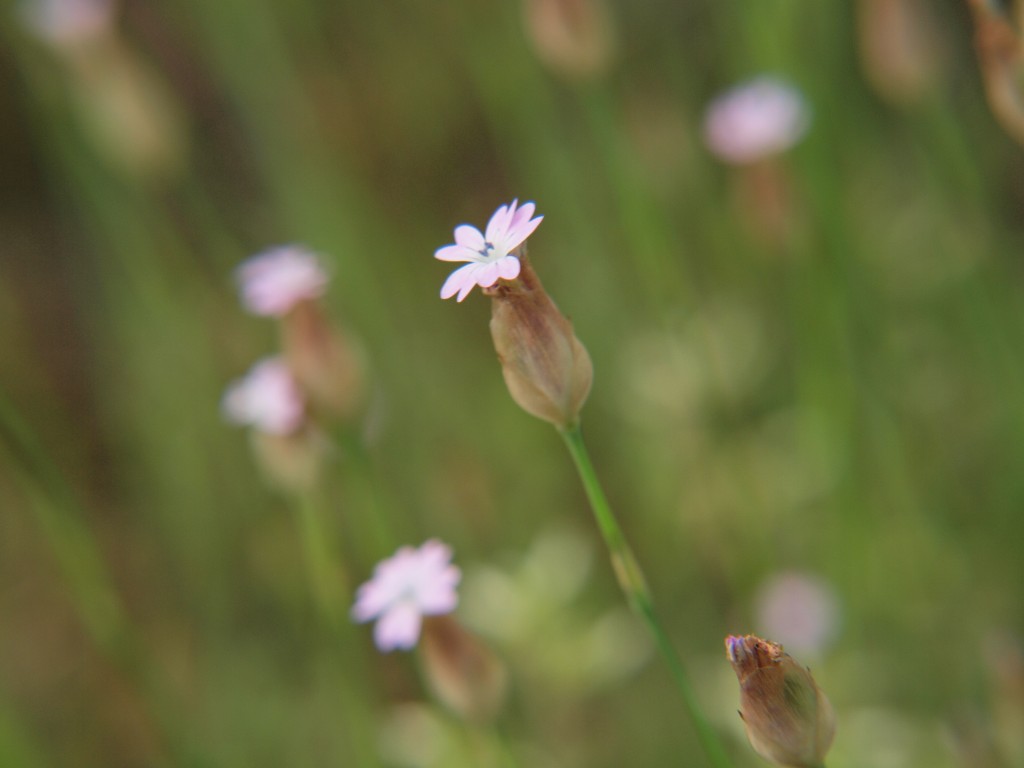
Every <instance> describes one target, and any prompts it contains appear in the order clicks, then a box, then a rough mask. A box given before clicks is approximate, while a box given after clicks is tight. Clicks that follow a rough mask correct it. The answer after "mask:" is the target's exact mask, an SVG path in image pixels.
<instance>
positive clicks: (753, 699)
mask: <svg viewBox="0 0 1024 768" xmlns="http://www.w3.org/2000/svg"><path fill="white" fill-rule="evenodd" d="M725 647H726V651H727V653H728V656H729V661H730V662H732V668H733V671H735V672H736V677H737V678H738V679H739V682H740V717H742V718H743V724H744V725H745V726H746V729H747V738H748V739H749V740H750V745H751V746H752V747H753V748H754V750H755V751H756V752H757V753H758V754H759V755H761V757H763V758H764V759H765V760H770V761H771V762H773V763H776V764H777V765H785V766H791V768H818V767H819V766H821V765H823V763H824V760H825V754H826V753H827V752H828V749H829V747H830V746H832V739H833V737H834V736H835V732H836V720H835V714H834V712H833V711H832V705H831V704H830V703H829V701H828V699H827V698H826V697H825V694H824V693H822V692H821V690H820V689H819V688H818V686H817V685H816V684H815V682H814V678H813V677H811V673H810V671H809V670H807V669H806V668H805V667H802V666H800V665H799V664H797V663H796V662H795V661H794V660H793V657H792V656H790V655H789V654H788V653H784V652H783V650H782V646H781V645H778V644H776V643H773V642H770V641H768V640H762V639H761V638H759V637H755V636H754V635H746V636H744V637H735V636H733V635H730V636H729V637H727V638H726V639H725Z"/></svg>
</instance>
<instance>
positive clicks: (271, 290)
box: [235, 245, 327, 317]
mask: <svg viewBox="0 0 1024 768" xmlns="http://www.w3.org/2000/svg"><path fill="white" fill-rule="evenodd" d="M235 276H236V277H237V279H238V285H239V287H240V288H241V292H242V303H243V304H244V305H245V308H246V309H248V310H249V311H250V312H252V313H253V314H254V315H265V316H270V317H281V316H283V315H286V314H288V312H289V311H291V309H292V307H294V306H295V305H296V304H298V303H299V302H302V301H309V300H312V299H316V298H318V297H319V296H321V295H323V292H324V289H325V287H326V286H327V272H326V271H325V270H324V268H323V265H322V264H321V263H320V260H319V259H318V258H317V257H316V254H314V253H312V252H311V251H308V250H306V249H305V248H303V247H301V246H298V245H282V246H279V247H277V248H271V249H269V250H266V251H263V252H262V253H258V254H256V255H255V256H253V257H252V258H251V259H249V260H248V261H245V262H243V263H242V264H241V265H240V266H239V267H238V269H237V270H235Z"/></svg>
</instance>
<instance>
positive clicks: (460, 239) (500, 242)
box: [434, 200, 544, 301]
mask: <svg viewBox="0 0 1024 768" xmlns="http://www.w3.org/2000/svg"><path fill="white" fill-rule="evenodd" d="M518 204H519V201H518V200H513V201H512V202H511V203H510V204H509V205H503V206H501V207H500V208H499V209H498V210H496V211H495V212H494V215H493V216H491V220H490V221H489V222H487V229H486V231H484V232H481V231H480V230H479V229H477V228H476V227H474V226H472V225H470V224H461V225H459V226H457V227H456V228H455V244H454V245H446V246H444V247H443V248H438V249H437V250H436V251H435V252H434V258H436V259H440V260H441V261H468V262H469V263H468V264H467V265H466V266H464V267H459V268H458V269H457V270H455V271H454V272H452V273H451V274H450V275H449V276H448V279H447V280H445V282H444V285H443V286H441V298H442V299H450V298H451V297H452V296H455V294H456V293H457V294H458V297H457V301H462V300H463V299H464V298H466V296H468V295H469V292H470V291H471V290H473V286H474V285H479V286H480V287H481V288H489V287H491V286H492V285H494V284H495V283H496V282H498V280H499V278H504V279H505V280H514V279H515V278H516V277H518V276H519V259H518V258H516V257H515V256H514V255H512V251H514V250H515V249H516V248H518V247H519V246H520V245H522V244H523V242H524V241H525V240H526V238H528V237H529V236H530V235H531V234H533V230H535V229H536V228H537V226H538V225H539V224H540V222H541V221H542V220H543V218H544V217H543V216H536V217H534V216H533V213H534V211H535V210H536V206H535V205H534V204H533V203H524V204H523V206H522V207H520V208H517V207H516V206H517V205H518Z"/></svg>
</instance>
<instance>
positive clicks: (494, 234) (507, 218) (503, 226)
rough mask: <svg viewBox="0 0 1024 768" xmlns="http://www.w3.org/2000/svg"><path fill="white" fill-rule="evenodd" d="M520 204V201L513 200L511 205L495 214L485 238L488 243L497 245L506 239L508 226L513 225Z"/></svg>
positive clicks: (489, 222) (502, 207)
mask: <svg viewBox="0 0 1024 768" xmlns="http://www.w3.org/2000/svg"><path fill="white" fill-rule="evenodd" d="M518 203H519V201H518V200H513V201H512V203H511V205H503V206H501V208H499V209H498V210H496V211H495V212H494V215H493V216H491V220H490V221H488V222H487V233H486V235H485V236H484V239H486V240H487V242H488V243H497V242H499V241H500V240H504V239H505V233H507V232H508V226H509V224H511V223H512V217H513V216H515V212H516V205H517V204H518Z"/></svg>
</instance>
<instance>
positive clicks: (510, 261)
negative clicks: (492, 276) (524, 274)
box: [496, 256, 520, 280]
mask: <svg viewBox="0 0 1024 768" xmlns="http://www.w3.org/2000/svg"><path fill="white" fill-rule="evenodd" d="M496 266H497V267H498V275H499V276H500V277H502V278H503V279H505V280H515V279H516V278H517V277H519V267H520V264H519V259H517V258H516V257H515V256H506V257H505V258H504V259H501V260H500V261H498V262H496Z"/></svg>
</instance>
